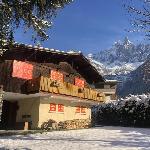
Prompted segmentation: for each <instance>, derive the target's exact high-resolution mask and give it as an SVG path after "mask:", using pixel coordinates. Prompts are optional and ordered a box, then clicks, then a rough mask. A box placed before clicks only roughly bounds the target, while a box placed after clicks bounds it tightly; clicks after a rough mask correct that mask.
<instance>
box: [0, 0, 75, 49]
mask: <svg viewBox="0 0 150 150" xmlns="http://www.w3.org/2000/svg"><path fill="white" fill-rule="evenodd" d="M72 1H73V0H0V48H1V47H2V46H3V45H4V43H5V41H6V40H7V41H11V42H12V40H13V34H14V31H15V30H16V29H17V28H19V27H20V26H23V27H24V31H26V29H32V30H33V31H34V39H36V37H39V38H40V40H45V39H48V35H47V33H46V31H47V29H48V28H50V27H51V26H52V20H53V18H54V17H55V16H56V14H57V12H58V10H59V9H61V8H64V7H65V5H67V4H69V3H71V2H72Z"/></svg>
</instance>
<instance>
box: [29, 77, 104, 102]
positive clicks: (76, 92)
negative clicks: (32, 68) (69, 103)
mask: <svg viewBox="0 0 150 150" xmlns="http://www.w3.org/2000/svg"><path fill="white" fill-rule="evenodd" d="M26 90H27V93H36V92H47V93H54V94H59V95H64V96H72V97H77V98H80V99H85V100H92V101H98V102H104V100H105V95H104V93H103V92H98V91H97V90H94V89H89V88H80V87H78V86H75V85H73V84H70V83H67V82H57V81H53V80H51V79H50V78H47V77H43V76H42V77H40V78H38V79H34V80H29V81H28V82H27V84H26Z"/></svg>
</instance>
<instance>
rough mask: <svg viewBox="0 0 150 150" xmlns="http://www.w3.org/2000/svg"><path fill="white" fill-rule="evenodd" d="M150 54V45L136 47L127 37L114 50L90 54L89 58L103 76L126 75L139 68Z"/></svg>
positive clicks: (115, 45) (115, 44) (116, 44)
mask: <svg viewBox="0 0 150 150" xmlns="http://www.w3.org/2000/svg"><path fill="white" fill-rule="evenodd" d="M149 54H150V44H138V45H135V44H133V43H132V42H130V41H129V39H128V38H127V37H126V38H125V39H124V41H123V42H121V41H118V42H115V43H114V45H113V46H112V48H110V49H107V50H103V51H100V52H98V53H96V54H89V55H88V56H87V58H88V59H89V60H90V62H91V63H92V65H93V66H95V67H96V68H97V70H98V71H99V72H100V73H101V74H103V75H122V74H123V75H124V74H128V73H130V72H131V71H133V70H135V69H136V68H138V67H139V66H140V65H141V64H143V62H144V61H145V60H146V58H147V57H148V55H149Z"/></svg>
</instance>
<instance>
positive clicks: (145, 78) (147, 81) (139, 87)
mask: <svg viewBox="0 0 150 150" xmlns="http://www.w3.org/2000/svg"><path fill="white" fill-rule="evenodd" d="M118 92H119V94H120V95H121V96H126V95H128V94H143V93H150V57H148V59H147V60H146V62H145V63H144V64H142V65H141V66H140V67H138V68H137V69H136V70H134V71H132V72H131V73H130V74H129V75H128V79H127V80H126V82H124V84H123V86H122V88H120V89H119V91H118Z"/></svg>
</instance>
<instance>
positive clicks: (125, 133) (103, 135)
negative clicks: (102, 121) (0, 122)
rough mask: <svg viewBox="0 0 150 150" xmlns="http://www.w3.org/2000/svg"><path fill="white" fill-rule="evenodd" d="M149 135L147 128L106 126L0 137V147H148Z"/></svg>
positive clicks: (113, 149) (106, 149)
mask: <svg viewBox="0 0 150 150" xmlns="http://www.w3.org/2000/svg"><path fill="white" fill-rule="evenodd" d="M149 135H150V130H149V129H144V128H126V127H111V126H107V127H97V128H91V129H82V130H71V131H54V132H46V133H43V134H40V133H38V134H31V135H25V136H23V135H17V136H2V137H0V149H28V150H30V149H33V150H49V149H52V150H149V149H150V148H149V143H150V136H149Z"/></svg>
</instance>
